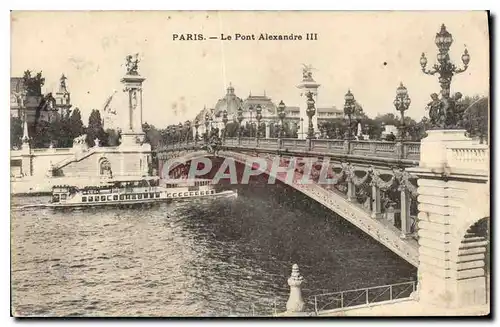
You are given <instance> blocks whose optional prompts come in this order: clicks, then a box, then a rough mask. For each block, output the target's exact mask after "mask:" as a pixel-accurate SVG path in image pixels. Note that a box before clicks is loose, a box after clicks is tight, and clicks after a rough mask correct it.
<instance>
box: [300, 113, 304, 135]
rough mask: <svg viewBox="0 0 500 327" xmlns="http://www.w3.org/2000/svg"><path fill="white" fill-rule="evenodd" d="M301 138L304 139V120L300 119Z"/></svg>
mask: <svg viewBox="0 0 500 327" xmlns="http://www.w3.org/2000/svg"><path fill="white" fill-rule="evenodd" d="M300 137H301V138H302V137H304V118H302V117H300Z"/></svg>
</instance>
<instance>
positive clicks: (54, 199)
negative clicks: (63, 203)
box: [52, 194, 59, 202]
mask: <svg viewBox="0 0 500 327" xmlns="http://www.w3.org/2000/svg"><path fill="white" fill-rule="evenodd" d="M52 202H59V194H54V196H53V197H52Z"/></svg>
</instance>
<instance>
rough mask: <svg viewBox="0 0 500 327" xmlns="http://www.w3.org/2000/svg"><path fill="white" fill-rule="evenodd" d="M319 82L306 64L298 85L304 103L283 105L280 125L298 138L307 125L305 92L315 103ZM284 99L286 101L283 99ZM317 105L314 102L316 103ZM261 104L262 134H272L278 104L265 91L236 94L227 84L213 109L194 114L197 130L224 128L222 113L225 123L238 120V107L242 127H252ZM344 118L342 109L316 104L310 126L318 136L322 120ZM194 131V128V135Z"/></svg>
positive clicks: (276, 124) (305, 131)
mask: <svg viewBox="0 0 500 327" xmlns="http://www.w3.org/2000/svg"><path fill="white" fill-rule="evenodd" d="M319 86H320V84H318V83H316V82H315V81H314V79H313V78H312V73H311V67H310V66H305V67H304V71H303V78H302V81H301V82H300V83H299V84H298V85H297V88H298V89H299V92H300V94H301V96H302V97H303V100H304V101H303V103H301V104H300V105H299V106H286V107H285V110H284V112H285V117H284V119H283V125H285V126H284V127H285V129H287V130H289V131H291V132H292V133H294V134H295V135H297V137H298V138H305V137H306V133H307V128H308V119H309V118H308V117H307V115H306V109H307V106H306V98H305V95H306V94H307V93H308V92H311V93H312V94H313V98H314V99H315V101H316V102H317V97H318V88H319ZM285 102H286V101H285ZM316 104H317V103H316ZM257 106H260V108H261V115H262V118H261V119H260V125H261V128H262V129H263V128H264V126H265V131H266V132H265V137H272V136H273V134H275V133H273V131H276V130H277V128H278V126H279V124H280V118H279V115H278V113H279V112H278V104H277V103H276V102H274V101H273V100H272V99H271V98H270V97H268V96H267V95H266V94H265V93H264V94H263V95H252V94H251V93H250V94H249V96H248V97H247V98H246V99H244V100H243V99H242V98H240V97H238V96H237V95H236V93H235V88H234V87H233V86H232V84H231V83H230V85H229V87H228V88H227V89H226V94H225V96H224V97H222V98H220V99H219V100H218V101H217V102H216V103H215V105H214V107H213V108H211V109H208V108H206V107H205V108H204V109H203V110H202V111H201V112H200V113H199V114H198V115H197V116H196V119H197V120H198V122H199V124H200V126H199V129H198V132H199V133H201V134H203V133H205V132H206V131H207V130H210V128H218V129H219V131H222V130H223V129H224V122H223V116H224V112H226V113H227V119H228V120H227V122H228V123H229V122H235V123H237V122H238V112H239V109H240V108H241V110H242V116H243V120H242V122H241V124H242V125H243V126H248V125H251V126H254V127H255V128H256V127H257V112H256V108H257ZM343 117H344V112H343V111H342V110H339V109H337V108H336V107H335V106H333V105H330V106H321V105H320V106H318V105H316V114H315V115H314V116H313V118H312V122H313V128H314V132H315V135H316V136H319V135H320V126H321V124H322V123H325V122H328V121H331V120H334V119H339V118H343ZM194 133H195V130H194V129H193V135H194Z"/></svg>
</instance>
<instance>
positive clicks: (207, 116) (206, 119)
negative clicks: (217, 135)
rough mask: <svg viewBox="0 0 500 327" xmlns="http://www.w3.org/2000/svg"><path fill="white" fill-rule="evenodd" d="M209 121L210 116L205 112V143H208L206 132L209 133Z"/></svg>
mask: <svg viewBox="0 0 500 327" xmlns="http://www.w3.org/2000/svg"><path fill="white" fill-rule="evenodd" d="M209 119H210V116H209V114H208V112H207V113H205V139H206V140H205V141H208V137H209V134H208V132H209V129H208V125H209V124H210V122H209Z"/></svg>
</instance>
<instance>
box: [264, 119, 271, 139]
mask: <svg viewBox="0 0 500 327" xmlns="http://www.w3.org/2000/svg"><path fill="white" fill-rule="evenodd" d="M265 124H266V139H268V138H270V137H271V136H270V135H271V122H265Z"/></svg>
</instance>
